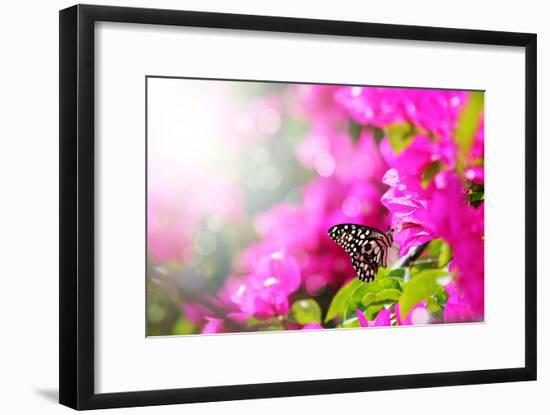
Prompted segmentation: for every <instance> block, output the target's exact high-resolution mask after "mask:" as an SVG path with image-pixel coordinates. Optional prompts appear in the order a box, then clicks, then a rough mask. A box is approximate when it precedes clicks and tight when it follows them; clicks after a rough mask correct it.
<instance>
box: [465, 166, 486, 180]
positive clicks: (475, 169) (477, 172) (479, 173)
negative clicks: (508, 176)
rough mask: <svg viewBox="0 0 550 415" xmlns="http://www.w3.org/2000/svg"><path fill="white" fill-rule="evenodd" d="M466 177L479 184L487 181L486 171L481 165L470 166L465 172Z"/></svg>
mask: <svg viewBox="0 0 550 415" xmlns="http://www.w3.org/2000/svg"><path fill="white" fill-rule="evenodd" d="M464 178H466V179H468V180H470V181H471V182H474V183H477V184H483V183H484V182H485V171H484V169H483V167H481V166H472V167H468V168H467V169H466V171H465V172H464Z"/></svg>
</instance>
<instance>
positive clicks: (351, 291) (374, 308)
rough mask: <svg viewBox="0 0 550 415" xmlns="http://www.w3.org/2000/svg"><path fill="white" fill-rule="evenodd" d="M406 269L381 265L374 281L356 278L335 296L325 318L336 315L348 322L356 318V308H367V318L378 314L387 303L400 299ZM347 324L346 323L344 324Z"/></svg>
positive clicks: (328, 318) (330, 318) (332, 317)
mask: <svg viewBox="0 0 550 415" xmlns="http://www.w3.org/2000/svg"><path fill="white" fill-rule="evenodd" d="M405 275H406V270H405V269H402V268H397V269H393V270H391V271H390V270H388V269H385V268H382V267H380V269H379V270H378V274H377V275H376V278H375V280H374V281H372V282H369V283H363V282H361V281H359V280H358V279H354V280H352V281H350V282H349V283H347V284H346V285H344V286H343V287H342V288H341V289H340V291H338V292H337V293H336V295H335V296H334V298H333V300H332V303H331V304H330V307H329V311H328V313H327V316H326V318H325V322H328V321H330V320H332V319H334V318H336V317H340V320H341V321H344V322H347V321H348V319H350V318H354V316H355V310H356V309H366V313H367V318H370V317H369V315H370V316H372V315H374V316H375V315H376V314H377V313H378V311H380V310H381V309H382V308H383V307H384V305H385V304H392V303H395V302H397V301H398V300H399V298H400V296H401V291H402V287H403V278H404V276H405ZM344 326H345V324H344Z"/></svg>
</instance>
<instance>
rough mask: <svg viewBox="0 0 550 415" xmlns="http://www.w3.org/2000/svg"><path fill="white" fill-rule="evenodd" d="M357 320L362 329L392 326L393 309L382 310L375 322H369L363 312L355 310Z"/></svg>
mask: <svg viewBox="0 0 550 415" xmlns="http://www.w3.org/2000/svg"><path fill="white" fill-rule="evenodd" d="M355 314H356V315H357V319H358V320H359V326H360V327H380V326H391V309H389V308H384V309H382V310H380V311H379V312H378V314H377V316H376V318H375V319H374V321H371V322H369V321H368V320H367V318H366V317H365V315H364V314H363V312H362V311H361V310H355Z"/></svg>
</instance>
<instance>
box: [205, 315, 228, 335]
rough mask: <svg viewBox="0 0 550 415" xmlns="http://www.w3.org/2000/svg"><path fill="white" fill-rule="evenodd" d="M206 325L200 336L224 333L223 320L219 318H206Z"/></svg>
mask: <svg viewBox="0 0 550 415" xmlns="http://www.w3.org/2000/svg"><path fill="white" fill-rule="evenodd" d="M206 321H207V323H206V324H205V325H204V327H203V328H202V331H201V334H213V333H224V332H225V328H224V324H223V320H222V319H219V318H213V317H206Z"/></svg>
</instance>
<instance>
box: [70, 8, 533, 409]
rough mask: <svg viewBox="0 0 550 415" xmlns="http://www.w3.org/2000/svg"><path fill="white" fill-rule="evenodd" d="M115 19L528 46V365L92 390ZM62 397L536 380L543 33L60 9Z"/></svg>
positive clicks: (220, 395)
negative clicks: (98, 86)
mask: <svg viewBox="0 0 550 415" xmlns="http://www.w3.org/2000/svg"><path fill="white" fill-rule="evenodd" d="M100 21H109V22H122V23H142V24H155V25H176V26H191V27H203V28H224V29H239V30H258V31H271V32H289V33H298V34H323V35H332V36H355V37H370V38H383V39H402V40H422V41H435V42H454V43H469V44H485V45H503V46H517V47H522V48H524V49H525V137H526V143H525V144H526V153H525V180H526V187H525V188H526V193H525V206H526V216H525V227H526V228H525V229H526V234H525V241H526V246H525V264H526V265H525V308H526V309H525V316H526V317H525V366H524V367H514V368H502V369H493V370H476V371H463V372H445V373H433V374H414V375H398V376H380V377H365V378H346V379H329V380H315V381H297V382H282V383H263V384H248V385H232V386H217V387H197V388H185V389H166V390H151V391H135V392H134V391H128V392H120V393H105V394H97V393H95V391H94V214H95V208H94V180H95V173H96V172H95V165H94V24H95V22H100ZM59 65H60V78H59V79H60V118H59V123H60V258H59V260H60V276H59V290H60V306H59V324H60V333H59V344H60V347H59V401H60V403H62V404H64V405H67V406H69V407H71V408H75V409H98V408H112V407H126V406H143V405H160V404H176V403H190V402H206V401H222V400H237V399H253V398H270V397H283V396H299V395H314V394H332V393H349V392H361V391H375V390H391V389H402V388H425V387H435V386H450V385H466V384H481V383H497V382H514V381H527V380H535V379H536V378H537V339H536V336H537V332H536V327H537V318H536V316H537V313H536V310H537V302H536V300H537V299H536V284H537V269H536V268H537V267H536V263H537V258H536V255H537V249H536V244H537V235H536V234H537V223H536V217H537V215H536V209H537V208H536V187H537V186H536V181H537V176H536V171H537V158H536V139H537V137H536V135H537V130H536V128H537V127H536V124H537V36H536V34H532V33H512V32H499V31H484V30H465V29H450V28H437V27H420V26H403V25H392V24H378V23H376V24H375V23H359V22H347V21H329V20H313V19H299V18H287V17H267V16H254V15H237V14H224V13H205V12H190V11H176V10H157V9H141V8H125V7H108V6H91V5H76V6H73V7H70V8H68V9H64V10H61V11H60V62H59Z"/></svg>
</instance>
